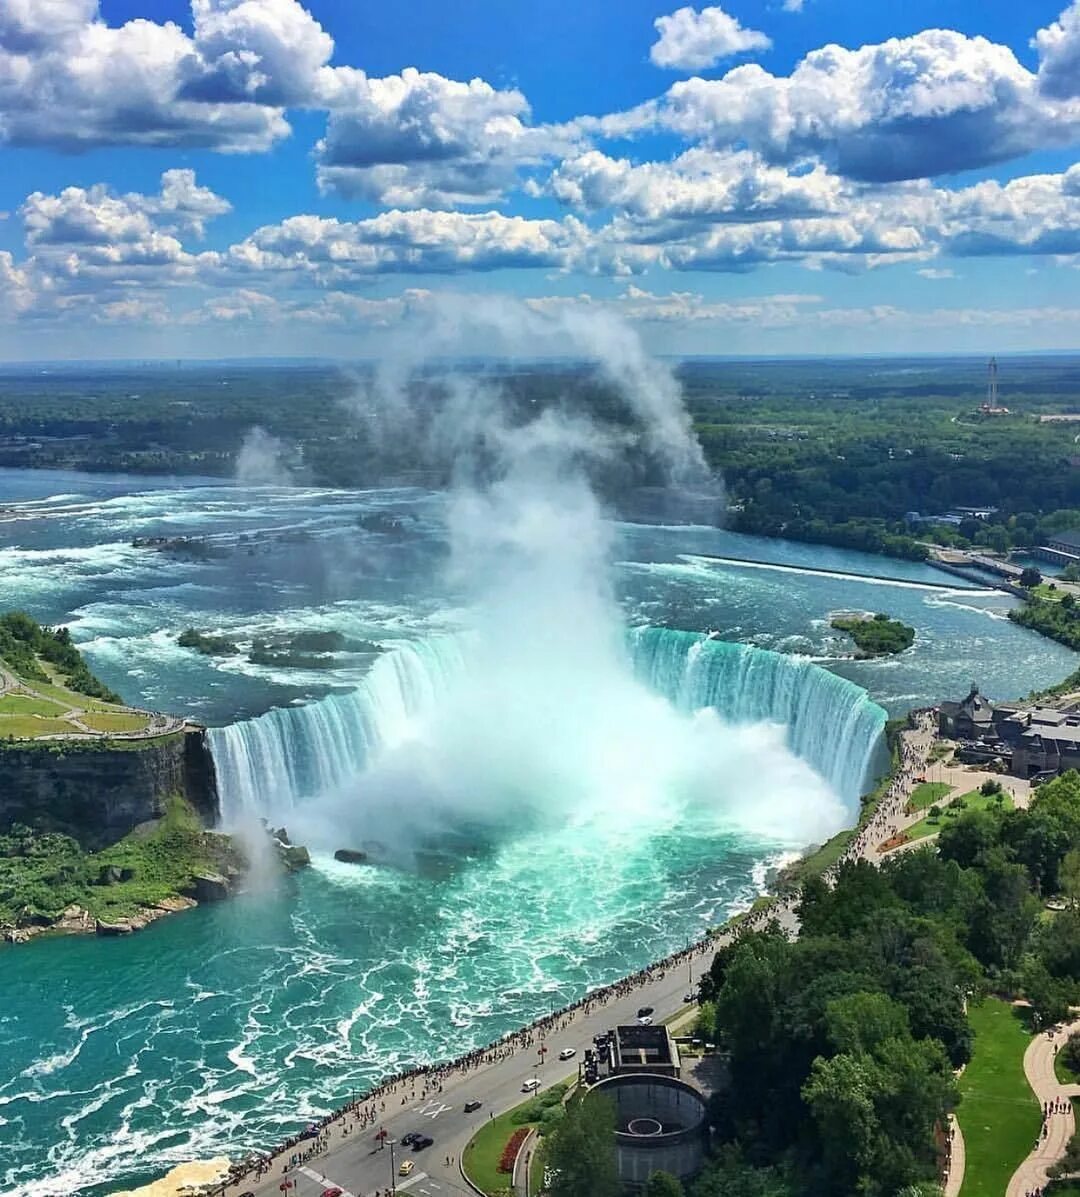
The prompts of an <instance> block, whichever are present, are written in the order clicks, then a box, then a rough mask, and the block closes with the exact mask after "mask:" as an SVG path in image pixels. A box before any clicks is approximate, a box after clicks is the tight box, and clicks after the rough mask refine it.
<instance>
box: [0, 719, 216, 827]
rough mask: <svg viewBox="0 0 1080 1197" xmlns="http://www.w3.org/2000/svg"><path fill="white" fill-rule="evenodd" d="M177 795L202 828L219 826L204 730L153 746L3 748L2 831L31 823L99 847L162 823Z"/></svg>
mask: <svg viewBox="0 0 1080 1197" xmlns="http://www.w3.org/2000/svg"><path fill="white" fill-rule="evenodd" d="M173 794H181V795H183V796H184V797H185V798H186V799H187V800H188V802H190V803H191V805H192V806H193V807H194V808H195V810H196V811H197V812H198V813H199V815H200V817H201V818H202V819H203V820H204V822H206V823H208V824H210V823H213V822H215V821H216V819H217V817H218V814H219V809H218V793H217V782H216V779H215V774H214V761H213V757H212V756H211V755H210V749H209V746H208V745H207V743H206V733H205V732H204V731H203V730H202V729H201V728H191V729H188V730H185V731H182V732H176V733H175V734H173V735H169V736H162V737H159V738H158V739H154V740H129V741H114V742H111V743H110V742H109V741H108V740H102V741H92V742H91V741H87V742H67V743H58V742H56V741H52V742H48V741H40V742H38V743H33V742H18V743H13V744H10V745H6V746H4V747H3V748H2V749H0V831H2V830H4V829H6V828H8V827H10V826H11V825H12V824H15V823H25V824H27V825H28V826H31V827H34V828H37V829H40V830H47V831H62V832H64V833H66V834H67V835H70V836H72V837H73V838H74V839H77V840H78V841H79V842H80V843H81V844H82V845H83V846H84V847H86V848H98V847H100V846H102V845H104V844H109V843H114V842H115V841H116V840H118V839H120V838H121V837H122V836H123V835H125V834H126V833H127V832H129V831H130V830H131V829H132V828H133V827H135V826H136V825H138V824H139V823H145V822H147V821H148V820H150V819H157V818H160V816H161V815H162V814H163V813H164V811H165V805H166V800H167V799H168V798H169V796H170V795H173Z"/></svg>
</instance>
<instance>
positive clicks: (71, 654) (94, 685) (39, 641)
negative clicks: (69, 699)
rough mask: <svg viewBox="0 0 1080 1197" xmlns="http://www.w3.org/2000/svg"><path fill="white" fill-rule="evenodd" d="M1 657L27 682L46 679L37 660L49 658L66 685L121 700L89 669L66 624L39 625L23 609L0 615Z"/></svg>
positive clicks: (84, 691) (77, 689) (81, 692)
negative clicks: (56, 626)
mask: <svg viewBox="0 0 1080 1197" xmlns="http://www.w3.org/2000/svg"><path fill="white" fill-rule="evenodd" d="M0 658H3V660H4V661H5V662H7V664H8V665H9V666H10V667H11V668H12V669H13V670H14V671H15V673H17V674H18V675H19V676H20V677H22V678H25V679H26V680H27V681H30V682H48V681H49V675H48V674H47V673H46V672H45V670H44V669H42V668H41V664H40V661H48V662H49V664H50V665H55V666H56V668H57V670H58V671H59V672H60V674H61V675H62V676H63V681H64V685H66V686H67V687H68V689H70V690H75V691H77V692H78V693H79V694H86V695H89V697H91V698H100V699H102V700H103V701H105V702H121V701H122V699H121V698H120V696H119V695H118V694H116V693H114V692H113V691H112V690H110V689H109V687H108V686H106V685H105V684H104V682H101V681H99V680H98V679H97V678H96V677H95V676H94V675H93V674H92V673H91V672H90V670H89V669H88V668H87V665H86V662H85V661H84V660H83V657H82V653H80V652H79V650H78V649H77V648H76V647H75V645H74V644H73V643H72V641H71V634H70V633H69V632H68V630H67V628H46V627H42V626H41V624H39V623H38V622H37V621H36V620H34V619H31V618H30V616H29V615H27V614H26V613H25V612H24V611H9V612H8V613H7V614H6V615H0ZM39 659H40V660H39Z"/></svg>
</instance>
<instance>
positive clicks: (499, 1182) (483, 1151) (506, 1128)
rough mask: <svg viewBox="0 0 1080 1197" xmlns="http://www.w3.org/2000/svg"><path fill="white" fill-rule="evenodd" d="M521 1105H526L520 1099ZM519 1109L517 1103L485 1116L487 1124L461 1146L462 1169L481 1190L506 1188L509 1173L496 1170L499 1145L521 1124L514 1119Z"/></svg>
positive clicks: (492, 1191)
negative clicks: (494, 1116) (510, 1108)
mask: <svg viewBox="0 0 1080 1197" xmlns="http://www.w3.org/2000/svg"><path fill="white" fill-rule="evenodd" d="M522 1105H528V1102H523V1103H522ZM519 1109H521V1106H515V1107H514V1109H512V1110H507V1112H506V1113H505V1114H500V1115H499V1116H498V1118H491V1119H489V1120H488V1123H487V1125H486V1126H482V1127H481V1128H480V1129H479V1130H478V1131H477V1132H476V1134H475V1135H474V1136H473V1137H472V1138H471V1139H470V1140H469V1143H468V1146H467V1147H466V1148H465V1155H464V1156H463V1157H462V1163H463V1164H464V1165H465V1171H466V1173H468V1176H469V1179H470V1180H471V1181H472V1182H473V1184H474V1185H476V1187H477V1188H478V1189H482V1190H483V1191H484V1192H485V1193H489V1194H490V1193H498V1192H499V1191H500V1190H501V1189H509V1188H510V1174H509V1173H508V1172H500V1171H499V1159H500V1157H501V1156H502V1153H503V1148H504V1147H505V1146H506V1144H507V1143H508V1142H509V1141H510V1136H511V1135H512V1134H513V1133H514V1131H516V1130H517V1129H518V1127H519V1126H521V1125H522V1124H521V1123H520V1122H515V1121H514V1115H515V1114H516V1113H517V1111H518V1110H519ZM525 1125H526V1126H535V1125H536V1123H532V1122H530V1123H525Z"/></svg>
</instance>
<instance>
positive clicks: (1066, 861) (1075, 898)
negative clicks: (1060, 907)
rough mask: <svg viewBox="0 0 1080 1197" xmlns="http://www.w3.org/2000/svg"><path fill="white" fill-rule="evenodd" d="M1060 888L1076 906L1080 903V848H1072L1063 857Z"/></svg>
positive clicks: (1059, 873) (1060, 870) (1059, 879)
mask: <svg viewBox="0 0 1080 1197" xmlns="http://www.w3.org/2000/svg"><path fill="white" fill-rule="evenodd" d="M1058 886H1059V888H1060V889H1061V892H1062V893H1063V894H1064V895H1065V897H1066V898H1068V899H1069V901H1070V902H1071V903H1072V904H1073V905H1074V906H1075V905H1077V903H1080V848H1071V849H1070V850H1069V851H1068V852H1066V853H1065V855H1064V856H1063V857H1062V860H1061V864H1060V865H1059V866H1058Z"/></svg>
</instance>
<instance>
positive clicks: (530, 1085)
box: [521, 1076, 540, 1093]
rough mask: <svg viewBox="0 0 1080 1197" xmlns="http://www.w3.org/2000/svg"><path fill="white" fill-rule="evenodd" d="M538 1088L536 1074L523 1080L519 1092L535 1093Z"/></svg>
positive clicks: (538, 1081) (538, 1083) (538, 1082)
mask: <svg viewBox="0 0 1080 1197" xmlns="http://www.w3.org/2000/svg"><path fill="white" fill-rule="evenodd" d="M539 1088H540V1078H539V1077H538V1076H531V1077H529V1079H528V1080H527V1081H526V1082H525V1084H524V1085H522V1086H521V1092H522V1093H535V1092H536V1090H537V1089H539Z"/></svg>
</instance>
